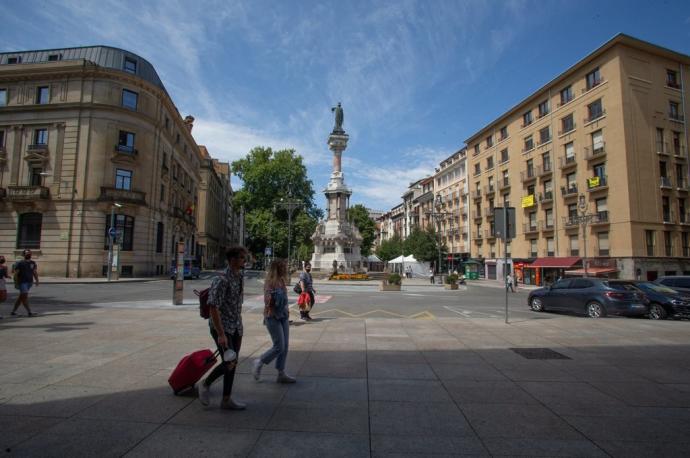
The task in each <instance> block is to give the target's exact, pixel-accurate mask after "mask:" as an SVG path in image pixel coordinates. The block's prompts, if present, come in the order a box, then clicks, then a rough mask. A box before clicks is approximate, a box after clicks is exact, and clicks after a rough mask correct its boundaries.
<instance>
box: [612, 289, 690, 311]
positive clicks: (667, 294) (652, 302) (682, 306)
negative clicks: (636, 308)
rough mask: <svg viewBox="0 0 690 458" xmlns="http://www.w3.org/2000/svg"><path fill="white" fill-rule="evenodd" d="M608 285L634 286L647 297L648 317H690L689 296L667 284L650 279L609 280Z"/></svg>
mask: <svg viewBox="0 0 690 458" xmlns="http://www.w3.org/2000/svg"><path fill="white" fill-rule="evenodd" d="M609 285H611V286H613V287H614V288H616V287H619V286H620V287H622V288H628V289H629V288H636V289H638V290H640V291H642V292H643V293H644V294H645V296H647V299H649V318H650V319H651V320H663V319H665V318H666V317H673V318H683V317H686V318H690V298H688V297H685V296H683V295H682V294H680V293H678V292H677V291H676V290H674V289H671V288H669V287H668V286H664V285H659V284H657V283H653V282H651V281H635V280H611V281H609Z"/></svg>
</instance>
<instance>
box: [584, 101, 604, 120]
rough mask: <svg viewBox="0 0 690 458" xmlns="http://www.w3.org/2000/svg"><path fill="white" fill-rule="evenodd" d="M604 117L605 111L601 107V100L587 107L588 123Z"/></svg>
mask: <svg viewBox="0 0 690 458" xmlns="http://www.w3.org/2000/svg"><path fill="white" fill-rule="evenodd" d="M602 116H604V109H603V108H602V105H601V99H598V100H595V101H594V102H592V103H590V104H589V105H587V122H589V121H594V120H595V119H599V118H601V117H602Z"/></svg>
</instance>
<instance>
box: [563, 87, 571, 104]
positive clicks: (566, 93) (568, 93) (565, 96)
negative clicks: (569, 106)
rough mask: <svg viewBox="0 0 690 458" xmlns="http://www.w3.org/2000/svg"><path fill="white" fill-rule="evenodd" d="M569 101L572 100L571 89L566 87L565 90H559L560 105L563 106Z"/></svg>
mask: <svg viewBox="0 0 690 458" xmlns="http://www.w3.org/2000/svg"><path fill="white" fill-rule="evenodd" d="M571 100H573V87H572V86H568V87H566V88H563V89H561V105H565V104H566V103H568V102H570V101H571Z"/></svg>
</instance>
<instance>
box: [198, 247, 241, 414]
mask: <svg viewBox="0 0 690 458" xmlns="http://www.w3.org/2000/svg"><path fill="white" fill-rule="evenodd" d="M225 257H226V259H227V263H228V267H227V268H226V269H225V272H224V273H223V274H222V275H220V276H218V277H216V278H215V279H214V280H213V282H212V283H211V287H210V289H209V292H208V302H207V303H208V305H209V307H210V308H209V311H210V313H209V315H210V316H209V320H208V324H209V328H210V332H211V337H212V338H213V340H214V341H215V343H216V346H217V347H218V351H219V353H220V356H221V357H222V360H223V362H221V363H220V364H219V365H217V366H216V367H215V368H214V369H213V370H212V371H211V373H210V374H209V375H208V377H206V380H204V381H203V382H202V383H201V386H200V387H199V401H200V402H201V403H202V404H203V405H205V406H207V405H209V402H210V401H209V398H210V391H211V385H212V384H213V382H215V381H216V380H217V379H218V378H220V377H221V376H222V377H223V398H222V401H221V403H220V408H221V409H228V410H244V409H245V408H246V407H247V406H246V404H244V403H241V402H238V401H235V400H234V399H232V397H231V394H232V385H233V381H234V380H235V369H236V367H237V358H238V356H239V353H240V347H241V345H242V333H243V327H242V303H243V301H244V298H243V294H244V276H243V273H242V268H243V267H244V262H245V260H246V259H247V250H246V249H245V248H244V247H241V246H235V247H232V248H230V249H228V251H227V252H226V254H225Z"/></svg>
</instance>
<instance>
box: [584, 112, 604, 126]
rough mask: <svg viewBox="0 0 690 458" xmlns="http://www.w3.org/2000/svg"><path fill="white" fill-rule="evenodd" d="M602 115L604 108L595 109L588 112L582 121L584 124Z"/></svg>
mask: <svg viewBox="0 0 690 458" xmlns="http://www.w3.org/2000/svg"><path fill="white" fill-rule="evenodd" d="M604 116H606V110H601V111H595V112H594V113H590V114H589V116H587V117H586V118H585V119H583V121H584V123H585V124H587V123H588V122H592V121H596V120H597V119H600V118H603V117H604Z"/></svg>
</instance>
